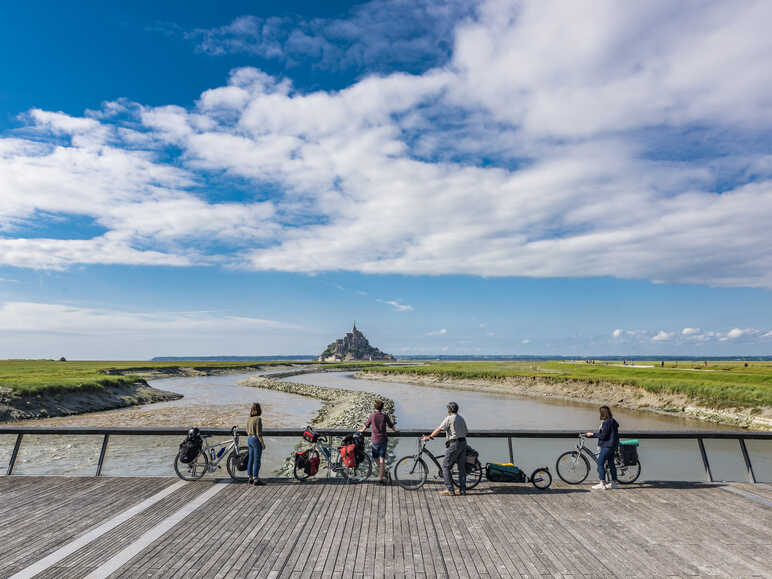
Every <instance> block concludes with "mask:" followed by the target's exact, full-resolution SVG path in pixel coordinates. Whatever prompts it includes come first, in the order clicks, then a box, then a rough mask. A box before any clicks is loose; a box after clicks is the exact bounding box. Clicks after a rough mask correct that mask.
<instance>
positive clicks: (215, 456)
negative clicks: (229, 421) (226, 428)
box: [201, 427, 239, 472]
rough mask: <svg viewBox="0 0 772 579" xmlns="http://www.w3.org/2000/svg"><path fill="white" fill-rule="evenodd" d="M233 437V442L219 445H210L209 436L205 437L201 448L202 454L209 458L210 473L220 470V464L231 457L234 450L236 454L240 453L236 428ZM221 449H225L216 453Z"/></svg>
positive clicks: (227, 441) (219, 443) (228, 441)
mask: <svg viewBox="0 0 772 579" xmlns="http://www.w3.org/2000/svg"><path fill="white" fill-rule="evenodd" d="M232 435H233V439H232V440H226V441H224V442H218V443H217V444H209V436H205V437H204V444H203V446H202V447H201V452H203V453H205V454H206V455H207V457H208V458H209V469H208V470H209V472H214V471H216V470H217V469H218V468H219V466H220V463H221V462H222V461H223V460H224V459H226V458H227V457H228V456H230V454H231V452H233V449H236V452H238V448H239V435H238V431H237V430H236V428H235V427H234V429H233V431H232ZM220 447H223V449H222V450H220V451H217V452H215V449H216V448H220Z"/></svg>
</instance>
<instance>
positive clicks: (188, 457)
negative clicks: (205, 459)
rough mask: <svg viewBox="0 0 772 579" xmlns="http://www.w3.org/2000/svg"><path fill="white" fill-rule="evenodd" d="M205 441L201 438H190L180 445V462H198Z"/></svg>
mask: <svg viewBox="0 0 772 579" xmlns="http://www.w3.org/2000/svg"><path fill="white" fill-rule="evenodd" d="M203 444H204V441H203V440H202V439H201V436H188V437H187V438H186V439H185V440H183V441H182V444H180V462H184V463H186V464H187V463H189V462H193V461H194V460H196V457H197V456H198V453H199V452H201V447H202V446H203Z"/></svg>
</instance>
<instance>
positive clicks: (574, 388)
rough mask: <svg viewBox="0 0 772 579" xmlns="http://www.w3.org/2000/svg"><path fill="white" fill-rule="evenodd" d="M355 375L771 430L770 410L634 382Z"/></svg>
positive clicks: (357, 375)
mask: <svg viewBox="0 0 772 579" xmlns="http://www.w3.org/2000/svg"><path fill="white" fill-rule="evenodd" d="M354 377H355V378H359V379H364V380H372V379H376V380H379V381H382V382H395V383H403V384H411V385H416V386H427V387H432V388H447V389H451V390H466V391H471V392H486V393H491V394H508V395H516V396H527V397H533V398H550V399H553V400H555V399H557V400H566V401H571V402H581V403H585V404H587V403H590V404H598V405H601V404H609V405H611V406H616V407H622V408H626V409H629V410H636V411H645V412H654V413H657V414H662V415H667V416H675V417H678V416H681V417H688V418H693V419H696V420H700V421H702V422H706V423H713V424H724V425H728V426H736V427H740V428H748V429H751V430H760V431H772V409H770V408H766V409H760V410H759V409H748V408H727V409H715V408H708V407H704V406H699V405H696V404H694V402H693V401H690V400H689V399H688V398H687V397H686V396H683V395H679V394H654V393H651V392H648V391H646V390H644V389H642V388H638V387H636V386H632V385H627V384H619V383H614V382H595V383H592V384H590V383H588V382H583V381H581V380H565V381H554V380H543V379H540V378H538V377H531V376H511V377H506V378H500V379H494V380H490V379H489V380H485V379H479V378H474V379H462V378H447V377H444V376H439V375H431V376H426V375H410V374H399V375H391V374H383V373H380V372H359V373H357V374H355V375H354Z"/></svg>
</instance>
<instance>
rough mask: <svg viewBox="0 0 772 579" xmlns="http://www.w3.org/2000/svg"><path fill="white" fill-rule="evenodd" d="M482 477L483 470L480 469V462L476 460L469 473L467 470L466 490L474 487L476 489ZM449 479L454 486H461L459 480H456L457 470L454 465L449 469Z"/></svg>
mask: <svg viewBox="0 0 772 579" xmlns="http://www.w3.org/2000/svg"><path fill="white" fill-rule="evenodd" d="M482 476H483V468H482V465H481V464H480V461H479V460H478V461H476V462H475V463H474V466H473V467H472V470H471V472H470V471H469V469H467V473H466V488H467V489H473V488H474V487H476V486H477V485H478V484H480V481H481V480H482ZM450 479H451V480H452V481H453V485H454V486H456V487H461V484H460V483H459V480H458V468H457V466H456V465H455V464H454V465H453V468H452V469H450Z"/></svg>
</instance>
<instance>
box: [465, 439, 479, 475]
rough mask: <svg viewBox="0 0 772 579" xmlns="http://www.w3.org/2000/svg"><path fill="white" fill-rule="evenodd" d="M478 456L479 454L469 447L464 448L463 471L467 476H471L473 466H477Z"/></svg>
mask: <svg viewBox="0 0 772 579" xmlns="http://www.w3.org/2000/svg"><path fill="white" fill-rule="evenodd" d="M479 456H480V453H479V452H477V451H476V450H475V449H474V448H472V447H471V446H467V447H466V465H465V467H466V468H465V470H466V473H467V474H471V473H472V472H474V466H475V465H476V464H477V457H479Z"/></svg>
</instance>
